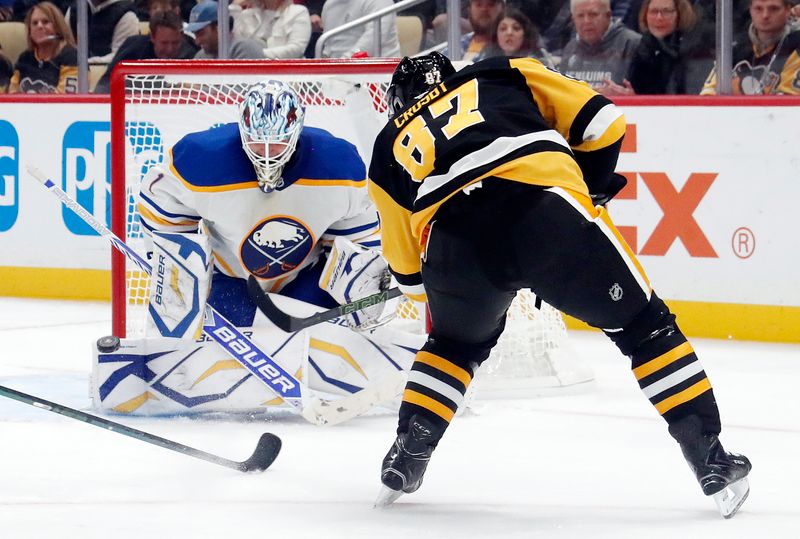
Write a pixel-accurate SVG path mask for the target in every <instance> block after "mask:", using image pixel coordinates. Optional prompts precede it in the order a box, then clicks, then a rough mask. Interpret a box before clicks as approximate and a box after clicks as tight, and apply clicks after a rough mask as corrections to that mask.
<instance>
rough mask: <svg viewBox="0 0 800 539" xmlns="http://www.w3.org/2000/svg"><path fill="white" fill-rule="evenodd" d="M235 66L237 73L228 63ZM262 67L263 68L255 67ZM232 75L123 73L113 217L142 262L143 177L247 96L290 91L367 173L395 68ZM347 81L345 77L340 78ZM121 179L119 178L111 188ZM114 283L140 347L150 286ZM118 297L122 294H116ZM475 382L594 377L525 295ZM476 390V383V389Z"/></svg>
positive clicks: (541, 384) (137, 277) (552, 382)
mask: <svg viewBox="0 0 800 539" xmlns="http://www.w3.org/2000/svg"><path fill="white" fill-rule="evenodd" d="M230 64H235V63H233V62H231V63H230ZM255 65H257V66H258V68H257V69H256V68H254V67H253V66H255ZM241 69H242V72H238V71H237V69H236V67H233V68H231V67H229V66H226V68H225V69H224V70H221V71H219V72H215V70H213V69H209V70H208V72H207V73H200V74H195V73H191V72H184V71H182V70H181V66H180V64H176V66H175V68H174V69H172V70H169V69H168V68H166V67H162V68H160V69H159V70H157V71H158V72H157V73H155V72H146V73H127V74H126V75H125V79H124V95H117V92H113V91H112V102H113V105H112V106H113V107H119V106H122V107H124V109H123V116H122V119H123V121H124V139H125V144H124V155H119V156H118V155H114V156H113V159H114V166H115V167H121V168H122V169H124V189H119V188H116V189H115V192H114V201H113V202H112V204H113V207H114V211H115V212H116V211H122V212H124V221H123V220H119V221H116V222H118V223H120V222H124V224H123V225H120V226H121V227H122V228H123V229H122V230H120V229H119V227H117V226H115V230H114V232H115V233H116V234H117V235H119V236H120V237H122V238H124V239H125V240H126V242H127V243H128V244H129V245H130V246H131V247H133V248H134V249H135V250H136V251H137V252H139V253H142V252H144V250H145V249H144V242H143V228H142V225H141V222H140V218H139V213H138V211H137V200H138V196H139V186H140V184H141V181H142V178H143V177H144V175H145V174H146V173H147V172H148V170H150V168H152V167H153V166H156V165H163V164H165V161H166V160H167V159H168V152H169V150H170V148H171V147H172V145H174V144H175V143H176V142H177V141H178V140H179V139H180V138H181V137H182V136H184V135H185V134H187V133H190V132H195V131H201V130H204V129H208V128H210V127H212V126H215V125H220V124H224V123H230V122H235V121H237V106H238V104H239V102H240V101H241V99H242V97H243V95H244V93H245V91H246V90H247V88H248V87H249V86H250V85H251V84H253V83H255V82H258V81H261V80H264V79H265V78H271V79H277V80H282V81H284V82H286V83H288V84H289V85H290V86H291V87H292V88H293V89H294V90H295V92H296V93H297V95H298V96H299V97H300V99H301V101H302V103H303V105H304V106H305V108H306V122H305V123H306V125H311V126H315V127H321V128H323V129H326V130H328V131H330V132H331V133H333V134H334V135H337V136H340V137H342V138H345V139H347V140H349V141H350V142H351V143H353V144H354V145H355V146H356V147H357V148H358V150H359V153H360V154H361V157H362V158H363V159H364V161H365V162H366V163H369V160H370V157H371V152H372V143H373V141H374V138H375V135H376V134H377V133H378V131H379V130H380V128H381V127H382V126H383V124H384V123H385V121H386V112H387V107H386V102H385V99H384V96H385V93H386V89H387V86H388V82H389V79H390V77H391V72H392V70H393V64H391V63H388V62H387V63H386V66H385V69H383V70H377V72H376V70H375V69H372V70H371V72H365V73H359V72H358V70H357V69H355V70H354V69H352V68H350V69H347V70H344V69H343V70H342V71H343V72H336V71H337V70H335V69H334V70H333V71H334V72H331V71H332V70H331V69H326V70H323V71H325V72H315V66H309V64H308V63H302V64H296V65H295V64H292V62H274V63H272V64H270V63H252V62H251V63H248V64H247V67H246V68H245V67H242V68H241ZM344 71H347V72H344ZM119 177H122V175H119V176H116V175H115V178H119ZM112 279H113V280H114V282H115V283H119V284H120V285H121V284H122V283H121V281H120V280H121V279H123V280H124V287H123V286H118V287H114V289H115V290H124V295H125V297H124V300H123V299H122V298H117V301H115V307H114V313H113V316H114V318H115V327H118V328H124V330H119V332H120V333H124V336H127V337H129V338H134V337H142V336H143V335H144V330H145V315H146V309H147V301H148V295H149V291H148V283H149V278H148V276H147V275H146V274H145V273H143V272H142V271H140V270H139V269H138V268H137V267H136V266H134V265H132V264H130V263H128V262H126V264H125V266H124V270H123V269H121V268H115V269H114V271H113V272H112ZM115 294H116V292H115ZM391 308H393V309H395V310H396V317H395V320H394V321H393V322H391V323H392V324H395V325H397V326H398V327H402V328H403V329H404V330H407V331H415V332H423V331H425V311H424V306H420V305H417V304H414V303H413V302H411V301H405V300H402V299H401V300H397V301H395V302H393V305H392V306H391ZM481 370H482V372H483V373H485V375H481V376H480V377H477V378H476V384H477V385H478V386H479V391H481V392H482V393H483V394H487V395H488V394H489V393H491V392H492V391H494V389H493V388H494V387H495V386H497V388H498V391H500V392H501V393H504V394H505V396H509V391H508V389H509V388H510V389H511V390H512V392H513V390H514V389H515V388H519V389H520V390H521V391H523V392H526V393H527V394H530V390H531V389H534V390H535V389H537V388H542V389H546V388H551V387H562V386H567V385H573V384H579V383H582V382H586V381H589V380H591V378H592V374H591V371H590V370H589V369H588V368H587V367H585V366H584V365H583V363H582V362H580V361H577V360H576V358H575V357H574V353H573V352H572V351H571V349H570V348H569V343H568V340H567V338H566V328H565V326H564V322H563V319H562V317H561V314H560V313H559V312H558V311H556V310H555V309H553V308H552V307H549V306H547V305H543V306H542V308H541V309H536V308H535V306H534V297H533V296H532V295H531V294H530V292H529V291H521V292H520V293H519V294H518V295H517V298H516V299H515V301H514V303H513V305H512V307H511V309H510V310H509V314H508V321H507V325H506V330H505V332H504V334H503V336H502V337H501V339H500V342H499V343H498V345H497V347H496V348H495V350H494V351H493V352H492V356H491V358H490V360H488V361H487V362H486V363H485V364H484V365H483V367H482V369H481ZM478 380H480V382H479V383H478V382H477V381H478Z"/></svg>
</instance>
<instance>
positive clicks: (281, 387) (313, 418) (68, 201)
mask: <svg viewBox="0 0 800 539" xmlns="http://www.w3.org/2000/svg"><path fill="white" fill-rule="evenodd" d="M27 168H28V173H29V174H30V175H31V176H33V177H34V178H35V179H36V180H38V181H39V182H40V183H41V184H42V185H44V186H45V188H47V189H48V190H49V191H50V192H51V193H53V194H54V195H55V196H56V197H57V198H58V199H59V200H60V201H61V203H62V204H64V205H65V206H66V207H68V208H69V209H71V210H72V211H73V212H75V214H76V215H77V216H78V217H80V218H81V219H82V220H83V221H84V222H86V224H88V225H89V226H91V227H92V229H94V230H95V232H97V233H98V234H100V235H101V236H102V237H104V238H106V239H107V240H108V241H109V242H110V243H111V245H113V246H114V248H116V249H117V250H118V251H120V252H121V253H122V254H123V255H125V256H126V257H127V258H128V259H129V260H130V261H131V262H133V263H134V264H136V265H137V266H138V267H139V268H141V270H142V271H144V272H145V273H147V274H148V275H150V273H151V272H152V268H151V267H150V264H149V263H148V262H147V261H146V260H144V259H143V258H142V257H140V256H139V255H138V254H137V253H136V251H134V250H133V249H131V248H130V247H129V246H128V245H127V244H126V243H125V242H123V241H122V240H121V239H120V238H119V237H117V235H116V234H114V233H113V232H112V231H111V230H109V228H108V227H107V226H105V225H104V224H103V223H101V222H100V221H98V220H97V219H95V218H94V216H93V215H91V214H90V213H89V212H87V211H86V209H85V208H84V207H83V206H81V205H80V204H78V203H77V202H75V200H73V199H72V198H71V197H70V196H69V195H68V194H67V193H66V192H64V190H63V189H61V188H60V187H58V186H57V185H56V184H54V183H53V182H52V181H51V180H49V179H48V178H47V177H46V176H45V175H44V174H43V173H42V171H40V170H39V169H37V168H36V167H34V166H30V165H29V166H28V167H27ZM203 331H204V332H205V333H206V334H208V335H209V337H210V338H212V339H213V340H215V341H216V342H217V343H219V345H220V346H221V347H222V348H223V350H225V351H226V352H227V353H228V355H230V356H231V357H232V358H233V359H234V360H236V361H237V362H239V363H240V364H241V365H243V366H244V367H245V368H246V369H247V370H248V371H250V373H251V374H252V375H253V376H255V377H256V378H257V379H258V380H260V381H261V382H263V383H264V385H266V386H267V388H268V389H269V390H270V391H272V392H273V393H275V394H276V395H277V396H279V397H280V398H282V399H283V400H284V401H285V402H287V403H289V404H290V405H291V406H293V407H294V408H295V409H296V410H298V411H299V412H300V413H301V415H302V416H303V417H304V418H305V419H306V420H307V421H310V422H312V423H314V424H316V425H336V424H337V423H341V422H342V421H346V420H347V419H351V418H353V417H356V416H359V415H361V414H363V413H364V412H366V411H368V410H369V409H370V408H372V407H373V406H374V405H375V404H376V399H378V398H382V396H383V395H385V394H386V392H387V391H388V390H390V389H391V388H393V387H395V386H396V381H395V380H386V381H383V382H379V383H378V384H372V385H370V386H367V387H365V388H364V389H362V390H360V391H357V392H356V393H353V394H352V395H348V396H347V397H342V398H341V399H335V400H333V401H329V400H325V399H321V398H319V397H310V398H306V400H305V402H302V395H301V393H300V382H298V381H297V379H296V378H295V377H294V376H292V375H291V374H289V373H288V372H286V371H285V370H283V369H282V368H281V367H280V365H278V364H277V363H275V361H274V360H273V359H272V358H271V357H270V356H269V355H268V354H267V353H265V352H263V351H262V350H261V349H260V348H258V346H256V345H255V343H253V342H252V341H251V340H250V339H248V338H247V336H245V335H244V334H242V333H241V332H240V331H239V330H238V329H237V328H236V327H235V326H234V325H233V324H231V323H230V322H229V321H228V320H226V319H225V318H224V317H223V316H222V315H221V314H220V313H218V312H217V311H216V310H215V309H214V308H213V307H211V306H210V305H206V311H205V318H204V321H203ZM383 400H387V399H383ZM343 411H346V413H343Z"/></svg>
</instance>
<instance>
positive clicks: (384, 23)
mask: <svg viewBox="0 0 800 539" xmlns="http://www.w3.org/2000/svg"><path fill="white" fill-rule="evenodd" d="M392 5H394V3H393V2H392V0H325V4H324V5H323V6H322V28H323V29H324V31H325V32H330V31H331V30H334V29H336V28H338V27H339V26H342V25H344V24H346V23H348V22H350V21H354V20H356V19H358V18H361V17H364V16H365V15H370V14H372V13H375V12H376V11H378V10H381V9H384V8H386V7H389V6H392ZM374 27H375V24H374V23H367V24H365V25H362V26H359V27H357V28H351V29H350V30H347V31H345V32H342V33H340V34H337V35H335V36H333V37H331V38H330V39H328V40H327V41H326V42H325V50H323V51H322V55H323V56H326V57H330V58H350V57H351V56H353V55H354V54H356V53H366V55H367V56H383V57H397V56H400V42H399V41H398V40H397V23H396V17H395V15H394V14H391V15H386V16H384V17H382V18H381V38H380V42H381V50H380V51H377V50H375V45H374V39H373V36H374V32H375V30H374Z"/></svg>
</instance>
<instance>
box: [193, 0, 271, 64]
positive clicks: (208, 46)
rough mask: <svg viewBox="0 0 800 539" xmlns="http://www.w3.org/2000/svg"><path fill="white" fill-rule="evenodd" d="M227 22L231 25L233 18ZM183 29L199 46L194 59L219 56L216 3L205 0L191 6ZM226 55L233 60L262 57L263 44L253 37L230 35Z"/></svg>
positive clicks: (211, 0) (212, 0)
mask: <svg viewBox="0 0 800 539" xmlns="http://www.w3.org/2000/svg"><path fill="white" fill-rule="evenodd" d="M228 24H229V25H230V27H231V28H232V27H233V20H232V19H231V20H229V21H228ZM185 30H186V31H187V32H190V33H192V34H194V39H195V41H196V42H197V44H198V45H199V46H200V50H199V51H197V54H195V58H196V59H211V58H218V57H219V33H218V31H217V3H216V2H215V1H214V0H206V1H205V2H201V3H199V4H197V5H196V6H194V7H193V8H192V12H191V14H190V15H189V24H187V25H186V28H185ZM228 57H229V58H231V59H234V60H246V59H251V60H252V59H261V58H264V50H263V46H262V45H261V43H260V42H258V41H256V40H254V39H242V38H238V37H236V36H232V39H231V41H230V50H229V51H228Z"/></svg>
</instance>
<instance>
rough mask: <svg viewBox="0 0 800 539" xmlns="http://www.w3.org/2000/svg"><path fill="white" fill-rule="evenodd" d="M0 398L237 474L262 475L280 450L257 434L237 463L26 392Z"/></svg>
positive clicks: (1, 391) (0, 389)
mask: <svg viewBox="0 0 800 539" xmlns="http://www.w3.org/2000/svg"><path fill="white" fill-rule="evenodd" d="M0 395H2V396H3V397H8V398H9V399H14V400H15V401H19V402H22V403H24V404H29V405H31V406H35V407H36V408H40V409H42V410H46V411H48V412H53V413H56V414H60V415H63V416H66V417H69V418H72V419H77V420H78V421H83V422H84V423H88V424H89V425H94V426H95V427H100V428H101V429H106V430H110V431H112V432H116V433H118V434H123V435H125V436H128V437H130V438H135V439H136V440H140V441H142V442H147V443H148V444H153V445H157V446H159V447H163V448H164V449H169V450H170V451H175V452H177V453H182V454H184V455H189V456H190V457H195V458H198V459H201V460H205V461H206V462H210V463H212V464H219V465H220V466H225V467H226V468H231V469H232V470H238V471H240V472H263V471H264V470H266V469H267V468H269V466H270V464H272V463H273V462H274V461H275V459H276V458H277V457H278V453H280V451H281V439H280V438H278V437H277V436H275V435H274V434H271V433H269V432H265V433H264V434H262V435H261V438H259V440H258V444H256V449H255V451H253V454H252V456H250V458H249V459H247V460H244V461H242V462H238V461H235V460H229V459H226V458H223V457H218V456H217V455H212V454H211V453H206V452H205V451H201V450H199V449H195V448H193V447H189V446H187V445H183V444H180V443H178V442H173V441H172V440H167V439H166V438H162V437H160V436H156V435H155V434H150V433H149V432H144V431H141V430H138V429H134V428H133V427H126V426H125V425H122V424H121V423H115V422H114V421H109V420H108V419H103V418H102V417H98V416H96V415H92V414H88V413H86V412H81V411H80V410H76V409H74V408H69V407H68V406H62V405H61V404H56V403H54V402H50V401H46V400H44V399H40V398H39V397H34V396H33V395H28V394H27V393H22V392H21V391H16V390H14V389H11V388H8V387H5V386H0Z"/></svg>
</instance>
